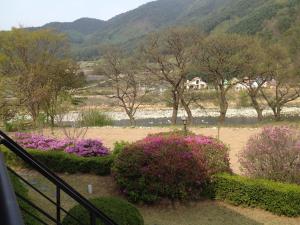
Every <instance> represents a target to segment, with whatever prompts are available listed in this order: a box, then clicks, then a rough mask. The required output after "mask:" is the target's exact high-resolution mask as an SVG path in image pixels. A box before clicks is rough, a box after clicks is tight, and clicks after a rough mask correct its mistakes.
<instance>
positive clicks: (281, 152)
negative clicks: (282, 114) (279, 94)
mask: <svg viewBox="0 0 300 225" xmlns="http://www.w3.org/2000/svg"><path fill="white" fill-rule="evenodd" d="M239 161H240V163H241V166H242V170H243V172H244V173H245V174H246V175H248V176H251V177H254V178H266V179H272V180H275V181H283V182H295V183H300V132H299V130H297V129H295V128H291V127H287V126H281V127H266V128H263V130H262V131H261V133H259V134H256V135H254V136H252V137H251V138H250V139H249V141H248V143H247V145H246V147H245V148H244V149H243V151H242V152H241V154H240V155H239Z"/></svg>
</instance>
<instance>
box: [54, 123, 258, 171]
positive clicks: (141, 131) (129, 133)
mask: <svg viewBox="0 0 300 225" xmlns="http://www.w3.org/2000/svg"><path fill="white" fill-rule="evenodd" d="M169 130H171V128H121V127H101V128H89V129H88V131H87V134H86V136H85V138H97V139H100V140H102V141H103V143H104V144H105V145H106V146H108V147H110V148H111V149H112V148H113V144H114V143H115V142H116V141H120V140H124V141H129V142H133V141H137V140H140V139H142V138H144V137H146V136H147V135H148V134H153V133H158V132H164V131H169ZM191 130H192V131H193V132H194V133H196V134H203V135H208V136H213V137H217V135H218V130H217V128H192V129H191ZM259 131H260V128H222V129H221V130H220V140H221V141H223V142H224V143H225V144H227V145H228V146H229V147H230V162H231V168H232V169H233V171H234V172H236V173H240V169H239V163H238V157H237V154H238V153H239V152H240V151H241V150H242V149H243V147H244V146H245V144H246V142H247V140H248V139H249V137H250V136H251V135H253V134H256V133H258V132H259ZM48 132H49V131H48ZM54 134H55V136H59V137H60V138H61V137H62V134H61V132H60V131H57V130H56V131H55V132H54Z"/></svg>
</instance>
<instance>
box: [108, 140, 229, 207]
mask: <svg viewBox="0 0 300 225" xmlns="http://www.w3.org/2000/svg"><path fill="white" fill-rule="evenodd" d="M227 151H228V149H227V148H226V147H225V146H224V145H223V144H222V143H220V142H218V141H217V140H215V139H213V138H209V137H204V136H189V137H182V136H163V135H158V136H150V137H147V138H145V139H143V140H141V141H138V142H136V143H134V144H131V145H129V146H126V147H125V149H124V150H123V151H122V152H121V153H120V154H119V155H118V156H117V158H116V160H115V164H114V168H113V172H114V177H115V179H116V182H117V183H118V185H119V186H120V188H121V191H122V192H123V193H124V194H125V195H127V196H128V197H129V199H130V200H131V201H135V202H137V201H144V202H148V203H151V202H155V201H157V200H159V199H160V198H163V197H167V198H170V199H180V200H188V199H197V198H199V197H200V193H201V190H202V189H203V186H204V184H205V183H206V182H208V181H209V177H210V176H211V175H212V174H214V173H215V172H221V171H229V160H228V152H227Z"/></svg>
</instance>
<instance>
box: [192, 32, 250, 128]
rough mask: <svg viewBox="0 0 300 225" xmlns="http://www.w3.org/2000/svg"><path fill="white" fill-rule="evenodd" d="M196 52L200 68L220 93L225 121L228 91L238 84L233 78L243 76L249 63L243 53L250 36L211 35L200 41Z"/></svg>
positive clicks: (221, 116)
mask: <svg viewBox="0 0 300 225" xmlns="http://www.w3.org/2000/svg"><path fill="white" fill-rule="evenodd" d="M199 43H200V44H199V47H198V50H197V52H196V54H195V64H196V67H198V70H199V71H201V72H202V73H203V74H206V75H207V77H208V78H207V79H208V80H209V81H210V82H211V83H212V84H213V85H214V87H215V90H216V92H217V94H218V100H219V108H220V117H219V122H220V123H223V122H224V121H225V118H226V113H227V109H228V100H227V94H228V91H229V90H230V89H231V88H232V87H233V86H234V85H236V84H237V82H231V81H232V79H233V78H235V77H240V76H242V74H243V73H242V71H243V67H244V66H245V64H246V63H247V60H246V58H245V57H240V56H241V53H242V52H243V51H244V50H245V49H247V46H248V43H249V38H248V37H244V36H240V35H237V34H220V35H211V36H208V37H207V38H205V39H204V40H202V41H200V42H199Z"/></svg>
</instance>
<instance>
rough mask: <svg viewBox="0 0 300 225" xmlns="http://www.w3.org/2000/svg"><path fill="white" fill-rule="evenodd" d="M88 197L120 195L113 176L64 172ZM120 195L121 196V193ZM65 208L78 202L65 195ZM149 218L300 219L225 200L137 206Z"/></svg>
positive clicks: (196, 221) (35, 179) (192, 224)
mask: <svg viewBox="0 0 300 225" xmlns="http://www.w3.org/2000/svg"><path fill="white" fill-rule="evenodd" d="M19 173H20V174H22V175H23V176H25V177H26V179H28V180H29V181H30V182H31V183H33V184H34V185H35V186H36V187H38V188H39V189H40V190H42V191H43V192H45V193H47V195H48V196H49V197H51V198H53V199H54V198H55V187H54V186H53V185H52V184H50V183H49V182H48V181H46V180H45V179H44V178H42V177H41V176H40V175H39V174H37V173H36V172H32V171H30V170H21V171H19ZM60 176H61V177H62V178H63V179H64V180H65V181H67V182H68V183H69V184H71V185H72V186H73V187H75V188H76V189H77V190H78V191H79V192H80V193H81V194H83V195H84V196H85V197H87V198H95V197H100V196H119V193H118V190H117V188H116V186H115V184H114V182H113V180H112V178H111V177H100V176H94V175H81V174H77V175H67V174H61V175H60ZM88 184H92V185H93V191H94V193H93V194H88V193H87V185H88ZM29 194H30V196H31V197H32V198H33V200H35V202H38V205H39V206H41V207H42V208H44V209H46V210H47V212H49V213H51V214H52V215H55V208H54V206H52V205H51V204H49V203H48V202H47V201H45V200H44V199H43V198H42V197H40V196H39V195H38V194H36V193H35V192H34V191H30V193H29ZM119 197H120V196H119ZM62 199H63V202H64V205H63V207H64V208H65V209H69V208H70V207H72V206H73V205H74V204H75V203H74V202H73V201H72V200H70V199H69V198H68V197H67V196H65V195H62ZM137 207H138V208H139V210H140V212H141V213H142V215H143V217H144V219H145V225H259V224H267V225H271V224H272V225H273V224H274V225H297V224H300V218H288V217H279V216H276V215H273V214H271V213H268V212H266V211H263V210H260V209H250V208H242V207H235V206H231V205H229V204H226V203H223V202H217V201H209V200H206V201H200V202H190V203H186V204H183V203H174V204H171V203H170V202H165V201H163V202H162V203H160V204H159V205H154V206H145V205H137Z"/></svg>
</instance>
